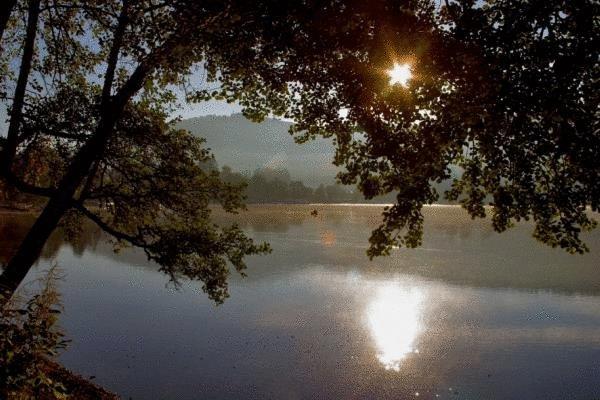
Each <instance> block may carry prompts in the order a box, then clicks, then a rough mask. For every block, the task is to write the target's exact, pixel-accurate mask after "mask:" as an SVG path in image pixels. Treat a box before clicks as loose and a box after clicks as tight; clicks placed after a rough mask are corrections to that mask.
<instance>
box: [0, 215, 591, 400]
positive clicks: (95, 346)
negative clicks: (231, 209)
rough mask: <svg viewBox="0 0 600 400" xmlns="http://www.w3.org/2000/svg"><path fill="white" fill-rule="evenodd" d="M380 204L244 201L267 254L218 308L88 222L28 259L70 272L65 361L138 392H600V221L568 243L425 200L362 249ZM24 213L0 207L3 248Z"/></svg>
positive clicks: (222, 395) (64, 287) (430, 395)
mask: <svg viewBox="0 0 600 400" xmlns="http://www.w3.org/2000/svg"><path fill="white" fill-rule="evenodd" d="M313 208H317V209H318V210H319V214H318V216H317V217H311V216H310V211H311V210H312V209H313ZM380 211H381V210H380V209H379V208H375V207H368V206H352V207H350V206H314V207H310V206H291V207H290V206H260V207H253V208H251V209H250V211H249V213H247V214H246V215H244V216H243V217H242V224H243V226H245V227H246V228H247V229H248V232H249V233H250V234H251V235H252V236H253V237H254V238H256V239H259V240H267V241H269V242H270V243H271V244H272V246H273V248H274V252H273V254H271V255H269V256H265V257H255V258H252V259H251V260H250V261H249V270H248V277H247V278H240V277H238V276H233V277H232V278H231V280H230V283H231V285H230V293H231V297H230V298H229V299H228V300H227V301H226V302H225V304H224V305H222V306H218V307H217V306H215V305H214V304H213V303H211V302H210V301H209V300H208V299H207V298H206V296H205V295H204V294H203V293H202V292H201V290H200V289H199V288H200V285H198V284H195V283H189V284H184V286H183V288H181V290H179V291H177V290H175V289H174V288H173V287H171V286H169V285H167V284H166V282H167V280H166V277H165V276H164V275H162V274H160V273H158V272H156V267H155V266H152V265H149V264H148V263H147V262H146V261H145V259H144V257H143V256H142V255H141V254H139V253H137V252H134V251H125V252H123V253H121V254H119V255H115V254H114V253H112V251H111V247H110V245H109V244H107V243H106V242H105V241H104V239H103V238H102V237H101V235H100V234H99V232H97V231H95V230H92V229H90V230H88V231H86V234H85V235H84V238H83V240H82V241H81V242H79V243H76V244H66V243H64V242H62V241H61V239H60V238H59V237H55V238H53V240H52V241H51V242H50V243H49V245H48V248H47V249H46V252H45V254H44V259H43V260H42V261H41V262H40V263H39V265H38V267H37V270H36V271H37V272H36V273H37V274H39V273H40V272H41V271H42V270H44V269H45V268H47V267H48V266H49V265H50V264H52V263H54V262H56V263H57V264H58V265H60V267H61V268H62V269H63V272H64V275H65V278H64V281H62V282H61V284H60V287H61V291H62V295H63V302H64V309H65V311H64V314H63V315H62V316H61V325H62V327H63V328H64V330H65V332H66V333H67V335H68V337H69V338H70V339H72V340H73V342H72V343H71V345H70V347H69V349H68V350H67V351H66V352H65V353H64V354H63V355H62V356H61V361H62V362H63V363H64V365H65V366H67V367H68V368H71V369H72V370H74V371H76V372H78V373H80V374H82V375H84V376H90V375H94V376H96V379H95V381H96V382H98V383H99V384H101V385H103V386H105V387H106V388H108V389H110V390H112V391H114V392H116V393H118V394H120V395H122V396H123V397H124V398H129V397H131V398H133V399H200V398H202V399H266V398H271V399H405V398H418V399H590V400H591V399H597V398H600V257H599V251H600V232H595V233H593V234H591V235H589V236H588V237H587V238H588V242H589V243H590V245H591V248H592V252H591V253H590V254H587V255H585V256H570V255H567V254H564V253H563V252H561V251H560V250H555V249H549V248H547V247H545V246H543V245H541V244H538V243H537V242H535V241H534V239H532V238H531V237H530V232H531V226H529V225H520V226H518V227H516V228H514V229H513V230H512V231H509V232H508V233H505V234H502V235H498V234H496V233H494V232H493V231H492V230H491V228H490V227H489V223H486V222H481V221H472V220H470V219H469V218H468V217H466V216H465V214H464V213H463V212H462V211H461V210H460V209H457V208H453V207H432V208H430V209H428V210H427V227H426V237H425V243H424V246H423V247H422V248H420V249H416V250H405V249H400V250H397V251H395V253H394V254H393V256H392V257H389V258H385V259H377V260H375V261H374V262H369V261H368V260H367V259H366V257H365V256H364V251H365V249H366V244H367V237H368V234H369V232H370V230H371V229H372V228H373V227H374V226H375V225H376V224H377V221H378V216H379V212H380ZM22 219H23V218H20V219H18V218H16V219H15V218H12V219H11V218H8V217H3V219H2V232H1V233H2V234H3V235H2V237H3V238H5V239H3V242H2V248H1V250H2V251H1V253H2V254H3V257H6V256H7V255H6V254H7V253H8V252H10V249H11V248H12V247H13V246H14V245H15V243H14V242H17V240H11V238H17V237H18V236H19V235H20V234H22V231H23V230H24V229H25V228H23V225H24V224H25V222H24V221H22ZM34 275H35V274H34ZM31 278H33V276H32V277H31Z"/></svg>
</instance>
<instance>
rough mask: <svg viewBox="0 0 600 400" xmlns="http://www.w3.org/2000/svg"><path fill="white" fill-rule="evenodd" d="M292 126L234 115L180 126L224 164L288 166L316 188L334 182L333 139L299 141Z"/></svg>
mask: <svg viewBox="0 0 600 400" xmlns="http://www.w3.org/2000/svg"><path fill="white" fill-rule="evenodd" d="M290 125H291V123H289V122H285V121H281V120H277V119H267V120H265V121H264V122H262V123H254V122H251V121H249V120H247V119H246V118H245V117H244V116H243V115H241V114H233V115H231V116H214V115H209V116H205V117H197V118H191V119H186V120H183V121H181V122H180V123H179V124H178V125H177V127H178V128H183V129H187V130H189V131H190V132H192V133H193V134H194V135H197V136H199V137H203V138H205V139H206V143H207V147H209V148H211V149H212V151H213V153H214V154H215V158H216V159H217V162H218V163H219V166H220V167H222V166H224V165H228V166H230V167H231V168H232V169H233V170H235V171H241V172H250V173H252V172H253V171H254V170H256V169H258V168H273V169H278V168H285V169H287V170H288V171H289V172H290V174H291V176H293V177H294V179H299V180H301V181H303V182H304V183H306V184H307V185H309V186H312V187H316V186H318V185H320V184H326V185H327V184H331V183H333V182H334V180H335V175H336V173H337V169H336V167H335V166H333V165H332V164H331V161H332V160H333V152H334V150H333V145H332V143H331V140H328V139H317V140H314V141H311V142H308V143H305V144H302V145H299V144H296V143H295V142H294V139H293V137H292V136H291V135H290V134H289V133H288V129H289V127H290Z"/></svg>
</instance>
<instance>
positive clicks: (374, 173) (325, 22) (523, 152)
mask: <svg viewBox="0 0 600 400" xmlns="http://www.w3.org/2000/svg"><path fill="white" fill-rule="evenodd" d="M598 7H599V6H598V4H597V2H596V1H594V0H581V1H571V0H533V1H532V0H517V1H513V0H510V1H509V0H487V1H482V2H475V1H453V0H449V1H447V2H445V5H444V6H443V7H441V8H440V7H437V6H436V3H435V2H434V1H430V0H407V1H403V2H398V1H392V0H373V1H369V2H347V1H343V0H328V1H324V2H314V1H307V0H296V1H286V2H281V1H275V0H261V1H252V2H249V1H241V0H227V1H201V2H199V1H195V0H194V1H192V0H169V1H158V0H135V1H134V0H103V1H95V0H94V1H80V0H71V1H66V0H65V1H64V2H63V1H60V2H59V1H43V2H42V1H41V0H30V1H25V0H23V1H19V2H18V5H17V7H16V8H15V10H14V13H13V15H12V16H11V22H10V23H9V24H8V25H7V26H8V27H9V28H8V30H7V31H5V32H3V33H2V38H1V39H2V49H3V52H2V53H1V54H0V58H2V60H1V61H0V65H2V66H3V67H2V68H4V69H7V68H8V69H11V70H12V69H13V68H14V67H13V66H16V65H18V66H19V67H18V68H14V71H11V73H9V74H7V75H6V76H7V78H5V79H4V81H3V82H0V84H1V85H3V86H2V87H5V88H9V87H10V88H12V87H13V86H14V87H15V90H14V92H15V94H14V96H12V98H11V97H10V96H8V97H7V98H6V101H7V105H9V106H10V108H11V117H10V126H9V129H8V134H7V138H6V140H3V141H2V143H0V144H1V145H2V154H1V156H2V157H1V158H0V160H1V161H2V163H1V165H0V167H1V168H0V172H1V175H2V176H3V177H4V178H5V179H6V180H7V181H9V183H11V184H14V185H15V186H17V187H18V188H20V190H22V191H24V192H28V193H31V194H35V195H41V196H45V197H47V198H48V199H49V200H48V203H47V206H46V207H45V209H44V211H43V212H42V213H41V215H40V217H39V219H38V225H37V227H38V228H39V229H37V230H34V231H32V235H31V236H28V237H27V238H28V239H27V240H28V242H26V243H24V245H23V246H22V247H21V248H20V249H19V251H18V252H17V254H16V255H15V258H13V260H11V262H9V264H8V266H7V268H6V271H5V274H3V277H5V278H6V279H5V280H6V281H7V282H5V283H6V284H5V286H10V287H11V288H13V289H14V288H15V287H16V286H17V285H18V282H19V281H20V280H22V279H23V277H24V276H25V275H24V272H26V271H24V270H25V268H24V267H23V264H26V266H30V265H31V264H33V262H34V259H35V257H33V256H35V255H36V254H39V252H40V251H41V247H42V246H43V243H44V241H45V240H47V239H48V237H49V235H50V233H51V231H52V229H54V227H55V226H56V225H57V224H58V221H59V220H60V219H61V218H62V217H64V216H65V215H67V213H69V212H72V210H77V212H79V213H81V214H82V215H84V216H86V217H88V218H90V219H92V220H93V221H94V222H96V224H98V225H99V226H100V227H102V228H103V229H104V230H105V231H106V232H108V233H110V234H112V235H113V236H114V237H115V238H116V240H118V241H119V242H124V243H129V244H132V245H134V246H139V247H142V248H143V249H144V250H145V251H146V253H147V254H148V256H149V257H150V258H151V259H153V260H156V261H158V262H159V264H161V266H162V269H163V270H164V271H165V272H167V273H168V274H169V275H170V276H171V278H172V279H174V280H177V279H178V277H181V276H186V277H190V278H193V279H199V280H201V281H203V283H204V288H205V290H206V291H207V292H208V293H209V295H210V296H211V298H214V299H215V300H217V301H220V300H221V299H222V298H223V297H224V296H225V295H226V277H227V275H228V273H229V266H233V267H234V268H235V269H236V270H239V271H243V269H244V263H243V261H242V259H243V256H245V255H250V254H256V253H264V252H266V251H267V250H268V249H267V247H266V246H265V245H255V244H253V243H252V242H251V241H250V240H249V239H247V238H246V237H244V236H243V235H242V233H241V232H240V231H239V229H238V228H237V227H235V226H233V227H216V226H214V224H212V222H211V220H210V208H209V207H208V205H209V204H212V203H217V204H220V205H221V206H222V207H223V208H224V209H225V210H227V211H231V212H234V211H235V210H238V209H240V208H241V193H240V187H238V186H236V185H232V184H227V183H224V182H223V181H221V179H220V178H219V175H218V173H216V171H214V170H212V171H211V169H210V168H207V165H208V164H207V163H210V161H209V160H210V156H209V154H208V152H207V151H206V150H205V149H203V148H202V145H201V142H200V141H198V140H197V139H194V138H192V137H191V135H189V134H188V133H186V132H183V131H179V130H176V129H173V128H172V127H171V125H170V124H169V123H168V121H167V115H170V113H171V112H172V111H173V109H175V108H176V107H177V98H178V97H177V95H176V91H175V89H174V88H175V87H177V86H179V87H180V91H181V92H183V93H185V94H186V98H187V100H190V101H205V100H207V99H222V100H226V101H229V102H238V103H239V104H240V105H241V106H242V107H243V114H244V115H245V116H246V117H247V118H249V119H251V120H254V121H259V120H262V119H264V118H265V117H267V116H268V115H270V114H275V115H280V116H284V117H287V118H290V119H292V120H294V121H295V125H294V126H293V128H292V129H291V133H293V134H296V138H297V141H299V142H303V141H307V140H310V139H312V138H315V137H317V136H324V137H329V138H332V139H333V141H334V143H335V145H336V154H335V159H334V163H335V164H336V165H338V166H341V167H343V168H344V171H343V172H342V173H340V174H339V176H338V178H339V181H340V182H341V183H343V184H355V185H357V186H358V188H359V189H360V190H361V192H362V193H363V194H364V196H365V197H366V198H367V199H372V198H374V197H377V196H381V195H385V194H390V193H393V194H394V195H395V204H394V205H393V206H392V207H390V208H389V209H387V210H386V211H385V212H384V221H383V225H382V226H381V227H379V228H378V229H377V230H375V231H374V232H373V235H372V237H371V239H370V241H371V248H370V250H369V255H370V256H371V257H373V256H377V255H381V254H388V253H389V251H390V249H391V248H392V247H393V246H395V245H398V246H400V245H404V246H409V247H414V246H418V245H419V244H420V243H421V236H422V230H423V215H422V212H421V210H422V207H423V206H424V205H425V204H430V203H433V202H435V201H438V200H439V198H440V194H439V193H438V192H437V191H436V189H435V186H434V185H435V184H436V183H437V184H439V183H440V182H443V181H445V180H447V179H449V178H450V177H451V169H452V168H460V170H461V171H463V173H462V176H461V177H460V178H458V179H456V181H455V182H454V185H453V188H452V189H451V190H449V191H448V192H447V193H445V194H444V196H445V197H446V198H447V199H448V200H458V201H460V202H461V204H462V205H463V206H464V207H465V208H466V209H467V210H468V211H469V213H470V214H471V215H472V216H473V217H474V218H475V217H483V216H485V215H486V213H487V210H488V209H486V208H485V207H484V206H485V205H486V203H487V204H488V205H491V206H493V208H492V210H493V211H492V223H493V226H494V228H495V229H496V230H498V231H503V230H505V229H507V228H508V227H510V226H511V225H512V224H513V223H514V222H516V221H519V220H522V219H533V221H534V222H535V231H534V236H535V237H537V238H538V239H540V240H542V241H543V242H545V243H547V244H549V245H552V246H560V247H562V248H565V249H566V250H567V251H569V252H584V251H585V250H586V249H587V248H586V246H585V244H584V243H583V242H582V240H581V237H580V234H581V232H583V231H586V230H589V229H592V228H594V227H595V226H596V222H595V221H594V220H593V219H592V218H591V217H590V215H589V214H588V213H587V210H586V207H590V208H591V210H593V211H598V209H599V206H600V203H599V199H600V164H599V163H600V161H599V160H600V154H598V152H599V151H600V136H599V132H600V130H599V129H598V120H599V118H598V104H599V102H598V96H599V94H598V93H600V90H598V85H597V83H598V81H599V78H600V67H599V65H598V59H597V49H598V48H600V29H599V27H598V18H597V15H598V13H599V12H598V11H599V9H598ZM21 49H23V50H22V51H21ZM395 62H405V63H409V64H410V65H411V66H412V69H413V71H414V78H413V79H411V81H410V82H409V85H408V87H407V88H404V87H400V86H398V85H396V86H390V85H389V79H388V76H387V74H386V70H387V69H389V68H391V67H392V65H393V63H395ZM195 67H200V68H202V69H203V70H204V71H205V72H206V78H207V80H208V83H210V85H204V86H201V87H198V85H194V82H193V79H192V78H193V77H192V71H193V70H194V68H195ZM17 69H18V71H17ZM15 77H17V78H16V82H13V80H14V79H15ZM341 111H344V112H343V113H342V112H341ZM28 154H35V155H36V156H35V157H31V156H28ZM34 159H36V160H38V161H41V167H42V168H38V169H35V168H30V167H29V166H30V165H32V164H30V163H27V162H25V163H24V164H23V163H22V162H23V160H29V161H32V160H34ZM20 163H21V164H20ZM20 165H21V166H23V165H25V166H27V168H18V167H19V166H20ZM288 185H289V183H288ZM296 189H302V188H301V187H297V188H296ZM324 191H325V192H327V190H325V189H324ZM326 195H329V194H327V193H326ZM36 235H38V236H37V237H36ZM32 255H33V256H32Z"/></svg>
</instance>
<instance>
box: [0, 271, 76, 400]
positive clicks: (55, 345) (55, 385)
mask: <svg viewBox="0 0 600 400" xmlns="http://www.w3.org/2000/svg"><path fill="white" fill-rule="evenodd" d="M55 280H56V272H55V270H54V269H52V270H51V271H50V272H49V274H48V277H47V278H46V279H45V281H44V283H43V287H42V289H41V291H40V292H39V293H37V294H35V295H33V296H32V297H31V298H30V299H29V300H28V301H27V302H25V304H22V305H19V304H17V302H16V301H14V300H13V302H12V303H10V304H9V307H7V308H5V309H4V310H2V313H1V314H0V331H1V332H2V335H0V360H1V363H0V396H1V397H2V398H6V399H35V398H41V397H49V398H57V399H61V398H66V397H67V390H66V389H65V387H64V386H63V385H62V384H61V383H60V382H56V381H54V380H53V379H52V378H51V377H50V376H49V374H48V369H47V368H46V367H45V366H46V364H47V360H48V359H50V358H53V357H55V356H56V355H57V354H58V351H60V350H61V349H64V348H65V347H66V345H67V341H66V340H64V339H63V334H62V333H61V332H60V330H59V329H58V328H57V326H56V322H57V320H58V315H59V314H60V311H61V310H60V308H59V300H60V299H59V295H58V292H57V291H56V288H55V286H54V285H55Z"/></svg>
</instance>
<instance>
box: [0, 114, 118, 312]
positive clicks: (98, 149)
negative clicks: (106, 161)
mask: <svg viewBox="0 0 600 400" xmlns="http://www.w3.org/2000/svg"><path fill="white" fill-rule="evenodd" d="M107 114H108V113H105V114H104V116H105V117H106V116H107ZM114 123H115V120H114V118H110V117H109V118H105V119H104V120H103V121H102V122H101V123H100V126H99V127H98V129H97V131H96V134H95V135H94V137H92V138H91V139H90V140H89V141H88V142H87V143H86V144H85V145H84V146H83V147H82V148H81V150H80V151H79V152H78V153H77V156H76V157H75V159H74V160H73V162H72V163H71V164H70V165H69V168H68V170H67V173H66V174H65V175H64V177H63V179H62V180H61V182H60V184H59V185H58V187H57V190H56V192H55V194H54V195H53V196H52V197H50V200H49V201H48V203H47V204H46V207H44V210H43V211H42V213H41V214H40V216H39V217H38V218H37V220H36V221H35V223H34V224H33V226H32V227H31V229H30V230H29V232H28V233H27V235H26V236H25V239H24V240H23V242H21V245H20V246H19V249H18V250H17V252H16V253H15V255H14V256H13V257H12V258H11V260H10V261H9V262H8V265H7V266H6V268H5V269H4V272H3V273H2V275H0V309H2V308H4V305H5V304H6V303H7V302H8V301H9V300H10V298H11V297H12V295H13V294H14V293H15V291H16V290H17V288H18V287H19V285H20V284H21V282H23V279H25V276H26V275H27V273H28V272H29V270H30V269H31V267H32V266H33V264H34V263H35V262H36V260H37V259H38V257H39V256H40V254H41V252H42V249H43V248H44V245H45V244H46V241H47V240H48V238H49V237H50V235H51V234H52V232H53V231H54V230H55V229H56V227H57V226H58V223H59V222H60V219H61V218H62V217H63V215H64V214H65V213H66V212H67V211H68V210H69V209H70V208H71V207H72V206H73V199H74V196H75V193H76V192H77V189H78V188H79V186H80V185H81V183H82V182H83V180H84V179H85V177H86V176H87V175H88V174H89V171H90V168H91V166H92V164H93V163H94V161H95V160H96V159H97V157H98V154H101V153H102V151H103V149H104V147H105V145H106V142H107V140H108V136H109V134H110V132H111V131H112V129H113V127H114Z"/></svg>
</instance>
